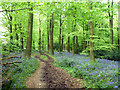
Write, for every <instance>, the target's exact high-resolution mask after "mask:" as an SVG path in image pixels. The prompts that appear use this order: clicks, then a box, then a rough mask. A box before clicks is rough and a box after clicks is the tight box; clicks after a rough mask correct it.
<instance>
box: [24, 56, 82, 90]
mask: <svg viewBox="0 0 120 90" xmlns="http://www.w3.org/2000/svg"><path fill="white" fill-rule="evenodd" d="M42 55H45V56H47V58H48V60H44V59H41V58H40V56H39V55H37V56H35V57H36V58H39V61H40V67H39V68H38V69H37V70H36V71H35V72H34V73H33V74H32V75H31V76H30V77H29V78H28V80H27V82H26V85H27V88H82V86H84V84H83V82H82V79H81V80H80V81H79V82H78V81H77V78H73V77H72V76H71V75H70V74H68V73H67V71H65V70H63V69H60V68H58V67H55V66H54V65H52V63H53V61H54V59H53V58H52V57H50V56H48V55H46V54H42ZM83 90H84V89H83Z"/></svg>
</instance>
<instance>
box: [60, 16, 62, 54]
mask: <svg viewBox="0 0 120 90" xmlns="http://www.w3.org/2000/svg"><path fill="white" fill-rule="evenodd" d="M61 26H62V22H61V15H60V33H59V53H60V52H61Z"/></svg>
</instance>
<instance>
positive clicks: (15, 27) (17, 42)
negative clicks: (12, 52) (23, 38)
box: [15, 17, 19, 47]
mask: <svg viewBox="0 0 120 90" xmlns="http://www.w3.org/2000/svg"><path fill="white" fill-rule="evenodd" d="M15 21H16V17H15ZM15 33H16V34H15V36H16V41H17V44H16V46H17V47H19V44H18V39H19V37H18V34H17V24H15Z"/></svg>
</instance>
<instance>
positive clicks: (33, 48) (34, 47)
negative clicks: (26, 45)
mask: <svg viewBox="0 0 120 90" xmlns="http://www.w3.org/2000/svg"><path fill="white" fill-rule="evenodd" d="M33 50H35V41H34V40H33Z"/></svg>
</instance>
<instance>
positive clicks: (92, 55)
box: [89, 2, 95, 62]
mask: <svg viewBox="0 0 120 90" xmlns="http://www.w3.org/2000/svg"><path fill="white" fill-rule="evenodd" d="M90 10H92V2H91V5H90ZM91 16H92V15H91ZM90 18H91V17H90ZM89 23H90V27H89V32H90V61H92V62H95V56H94V42H93V40H94V39H93V33H94V31H93V22H92V21H91V20H90V22H89Z"/></svg>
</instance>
